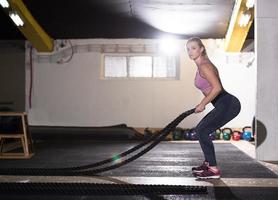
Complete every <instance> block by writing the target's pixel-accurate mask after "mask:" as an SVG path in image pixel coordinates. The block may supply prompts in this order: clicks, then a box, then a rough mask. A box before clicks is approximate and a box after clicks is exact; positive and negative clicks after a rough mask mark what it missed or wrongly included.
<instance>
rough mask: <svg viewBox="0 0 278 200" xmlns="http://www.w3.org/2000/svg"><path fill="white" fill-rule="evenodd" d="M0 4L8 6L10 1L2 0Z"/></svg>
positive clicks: (4, 6)
mask: <svg viewBox="0 0 278 200" xmlns="http://www.w3.org/2000/svg"><path fill="white" fill-rule="evenodd" d="M0 4H1V6H2V7H3V8H8V7H9V3H8V1H7V0H0Z"/></svg>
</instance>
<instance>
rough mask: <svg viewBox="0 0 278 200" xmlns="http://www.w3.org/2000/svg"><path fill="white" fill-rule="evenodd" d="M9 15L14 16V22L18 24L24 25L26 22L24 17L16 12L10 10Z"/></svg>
mask: <svg viewBox="0 0 278 200" xmlns="http://www.w3.org/2000/svg"><path fill="white" fill-rule="evenodd" d="M9 16H10V17H11V18H12V20H13V22H14V23H15V24H16V25H17V26H23V24H24V22H23V21H22V19H21V18H20V17H19V15H18V14H17V13H16V12H10V13H9Z"/></svg>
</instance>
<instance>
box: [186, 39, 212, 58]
mask: <svg viewBox="0 0 278 200" xmlns="http://www.w3.org/2000/svg"><path fill="white" fill-rule="evenodd" d="M189 42H196V43H197V44H198V46H199V47H200V48H201V47H203V48H204V51H203V52H202V55H203V56H207V51H206V47H205V45H204V44H203V42H202V40H201V39H200V38H198V37H192V38H189V39H188V41H187V43H186V44H188V43H189Z"/></svg>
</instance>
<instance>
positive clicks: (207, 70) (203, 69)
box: [195, 64, 223, 112]
mask: <svg viewBox="0 0 278 200" xmlns="http://www.w3.org/2000/svg"><path fill="white" fill-rule="evenodd" d="M199 71H200V74H201V75H202V76H203V77H204V78H205V79H207V81H208V82H209V83H210V85H211V91H210V92H209V93H208V94H206V95H205V97H204V98H203V99H202V101H201V102H200V104H199V105H197V106H196V110H195V112H202V111H203V110H204V109H205V106H206V105H207V104H208V103H210V102H211V101H212V100H213V99H214V98H215V97H216V96H217V95H218V94H219V93H220V92H221V91H222V89H223V88H222V85H221V83H220V80H219V77H218V73H217V71H216V69H215V68H214V66H213V65H211V64H204V65H201V66H200V67H199Z"/></svg>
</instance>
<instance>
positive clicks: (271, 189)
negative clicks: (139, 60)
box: [0, 141, 278, 199]
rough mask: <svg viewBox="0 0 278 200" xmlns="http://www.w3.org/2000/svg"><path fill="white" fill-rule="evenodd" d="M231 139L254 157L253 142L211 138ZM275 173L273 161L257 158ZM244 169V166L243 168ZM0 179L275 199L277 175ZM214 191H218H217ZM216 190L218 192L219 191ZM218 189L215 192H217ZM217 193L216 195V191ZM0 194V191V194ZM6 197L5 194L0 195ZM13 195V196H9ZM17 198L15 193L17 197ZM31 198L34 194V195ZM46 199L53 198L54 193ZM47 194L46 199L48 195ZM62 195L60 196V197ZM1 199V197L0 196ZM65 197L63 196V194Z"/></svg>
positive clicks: (208, 196)
mask: <svg viewBox="0 0 278 200" xmlns="http://www.w3.org/2000/svg"><path fill="white" fill-rule="evenodd" d="M229 142H231V143H232V144H233V145H234V146H236V147H237V148H238V149H240V150H241V151H243V152H244V153H245V154H247V155H248V156H250V157H251V158H255V146H254V145H253V144H251V143H249V142H246V141H215V143H229ZM168 143H169V144H171V143H185V144H186V143H196V142H191V141H170V142H168ZM259 163H261V164H262V165H264V166H265V167H267V168H268V169H270V170H271V171H272V172H274V173H275V174H277V175H278V165H277V163H267V162H259ZM246 170H248V169H246ZM0 182H21V183H27V182H61V183H73V182H75V183H116V184H145V185H149V184H163V185H184V186H188V185H192V186H207V187H208V194H205V195H204V194H202V195H185V196H184V195H165V196H163V197H161V196H160V198H162V199H275V198H276V196H277V195H278V178H221V179H218V180H205V181H203V180H197V179H195V178H194V177H188V176H187V177H169V176H167V177H163V176H159V177H150V176H148V177H145V176H144V177H141V176H113V175H112V176H93V177H85V176H72V177H67V176H3V175H2V176H0ZM217 191H218V192H217ZM219 191H220V192H219ZM217 193H218V194H217ZM219 194H220V195H219ZM0 197H1V195H0ZM2 197H5V198H7V197H8V196H2ZM10 197H11V199H17V196H10ZM18 198H19V197H18ZM34 198H35V197H34ZM49 198H50V199H56V198H55V197H54V196H52V197H49ZM49 198H48V199H49ZM61 198H62V197H61ZM72 198H74V199H98V198H100V199H113V197H111V196H105V197H103V196H101V197H95V198H93V197H90V196H89V197H71V199H72ZM145 198H147V199H149V198H148V197H139V196H130V197H128V196H127V197H125V196H119V197H117V198H114V199H145ZM1 199H2V198H1ZM65 199H67V198H66V197H65Z"/></svg>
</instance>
